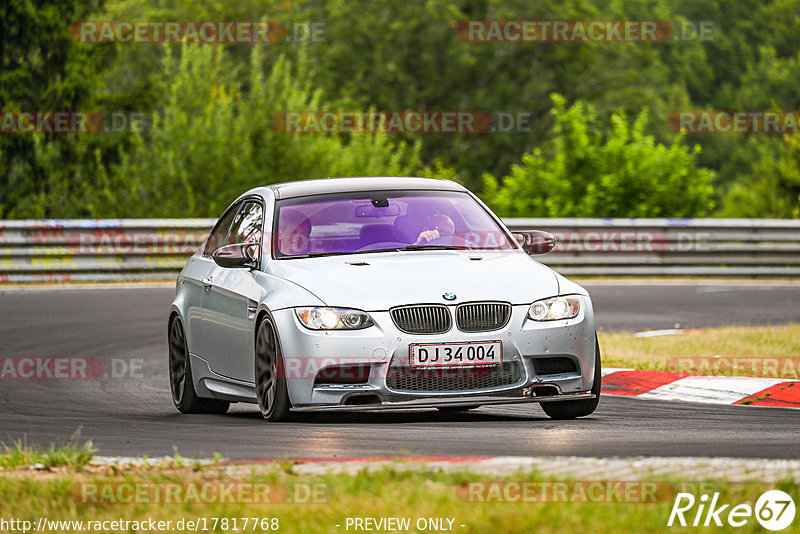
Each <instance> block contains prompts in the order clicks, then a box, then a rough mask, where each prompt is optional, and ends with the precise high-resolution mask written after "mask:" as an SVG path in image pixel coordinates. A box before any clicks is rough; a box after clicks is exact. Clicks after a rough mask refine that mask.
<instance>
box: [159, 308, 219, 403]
mask: <svg viewBox="0 0 800 534" xmlns="http://www.w3.org/2000/svg"><path fill="white" fill-rule="evenodd" d="M167 337H168V345H169V385H170V391H171V392H172V402H173V403H174V404H175V407H176V408H177V409H178V411H179V412H181V413H215V414H222V413H225V412H227V411H228V408H229V407H230V405H231V403H230V402H227V401H221V400H217V399H206V398H202V397H198V396H197V392H196V391H195V390H194V381H193V380H192V365H191V363H190V360H189V349H188V347H187V345H186V334H185V333H184V330H183V323H181V320H180V318H179V317H178V316H175V317H173V318H172V320H171V321H170V323H169V331H168V333H167Z"/></svg>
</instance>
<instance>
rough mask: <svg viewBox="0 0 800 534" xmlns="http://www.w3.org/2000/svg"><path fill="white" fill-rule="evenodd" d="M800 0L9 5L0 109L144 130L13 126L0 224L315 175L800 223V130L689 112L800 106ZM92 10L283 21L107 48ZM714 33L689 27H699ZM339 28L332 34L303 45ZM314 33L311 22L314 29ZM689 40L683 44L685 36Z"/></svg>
mask: <svg viewBox="0 0 800 534" xmlns="http://www.w3.org/2000/svg"><path fill="white" fill-rule="evenodd" d="M798 13H800V0H701V1H698V0H677V1H667V0H642V1H640V2H635V3H634V2H623V1H622V0H611V1H605V0H602V1H601V0H566V1H556V0H544V1H542V2H535V3H531V2H529V1H528V0H457V1H455V2H453V1H449V0H427V1H425V2H409V1H408V0H381V1H380V2H374V3H365V2H363V1H361V0H328V1H326V2H318V1H312V0H295V1H288V2H287V1H285V0H245V1H241V2H235V3H234V2H214V1H211V0H158V1H155V0H152V1H144V0H106V1H105V3H104V4H101V3H99V0H98V1H92V2H86V1H82V0H59V1H55V0H53V1H44V0H42V1H33V0H10V1H8V2H4V3H2V5H0V111H13V110H101V111H104V112H110V111H116V112H137V113H139V112H141V113H144V114H145V115H146V116H147V118H148V119H147V120H146V121H145V127H143V128H141V129H136V128H134V129H130V128H129V129H125V130H124V131H120V132H113V133H94V134H48V133H27V134H0V191H1V192H2V193H1V194H0V218H23V217H137V216H148V217H149V216H172V217H180V216H213V215H217V214H218V213H219V212H220V210H221V209H222V208H223V207H224V205H226V204H227V203H228V202H229V201H230V200H231V199H232V198H233V197H235V196H236V195H237V194H238V193H240V192H242V191H244V190H246V189H247V188H249V187H252V186H255V185H260V184H266V183H274V182H278V181H284V180H293V179H298V178H307V177H324V176H345V175H367V176H369V175H414V174H416V175H425V176H439V177H447V178H451V179H457V180H459V181H461V182H462V183H464V184H465V185H467V186H469V187H470V188H472V189H473V190H475V191H476V192H478V193H479V194H481V195H482V196H483V198H485V199H486V200H487V202H488V203H489V204H490V205H492V206H493V207H494V208H496V209H497V211H498V213H500V214H501V215H520V216H522V215H525V216H564V217H574V216H597V217H605V216H622V217H641V216H669V217H683V216H706V215H711V216H728V217H800V142H798V140H797V137H796V136H792V135H786V136H783V135H774V134H759V133H750V134H722V135H719V134H716V135H715V134H688V135H679V136H676V134H675V133H674V132H673V131H671V130H670V128H668V123H667V118H668V117H669V116H670V114H671V113H673V112H675V111H680V110H715V109H716V110H771V109H772V110H787V111H791V110H796V109H797V105H798V102H800V98H798V96H799V95H800V89H799V88H800V17H798V16H797V14H798ZM490 19H491V20H503V19H505V20H511V19H528V20H626V19H630V20H665V21H669V22H670V23H671V24H672V26H673V27H674V28H675V30H676V39H674V40H669V41H667V42H657V43H642V42H631V43H604V42H597V43H580V42H564V43H559V42H548V43H541V42H540V43H535V42H527V43H491V42H469V41H465V40H464V39H463V38H462V37H463V35H461V36H460V35H459V34H458V32H457V23H458V21H467V20H490ZM80 20H99V21H102V20H139V21H141V20H170V21H189V20H194V21H198V20H227V21H242V20H253V21H259V20H273V21H280V22H281V23H282V24H283V25H284V26H285V27H286V29H287V37H290V38H291V39H287V40H284V41H281V42H277V43H272V44H249V43H244V44H180V43H179V44H141V43H137V44H125V43H117V44H89V43H79V42H74V41H72V40H70V38H69V36H68V26H69V24H70V23H71V22H76V21H80ZM701 22H703V23H706V24H709V23H710V24H711V27H712V28H713V31H712V32H711V34H710V35H707V36H705V37H702V38H701V36H700V35H698V34H693V33H692V31H693V29H696V28H698V27H699V25H700V23H701ZM308 23H322V24H321V26H320V27H321V28H322V34H321V36H322V37H323V38H324V40H321V41H315V42H307V41H303V40H295V39H293V37H294V36H295V35H296V33H297V32H298V30H303V29H307V24H308ZM300 33H303V32H302V31H300ZM684 37H685V38H684ZM370 109H375V110H462V111H486V112H488V113H489V114H490V115H491V116H492V117H496V116H497V115H498V114H500V113H504V114H506V115H507V116H510V115H516V114H518V113H522V114H525V115H526V116H527V117H528V120H527V122H526V124H525V127H524V128H512V129H510V130H509V131H491V130H488V131H486V132H483V133H455V134H435V133H426V134H398V133H381V134H337V133H332V134H331V133H328V134H312V133H302V134H295V133H284V132H281V131H279V129H277V128H276V127H275V124H274V119H275V117H276V114H279V113H281V112H284V111H290V110H370Z"/></svg>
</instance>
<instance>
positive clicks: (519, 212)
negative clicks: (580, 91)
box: [484, 95, 714, 217]
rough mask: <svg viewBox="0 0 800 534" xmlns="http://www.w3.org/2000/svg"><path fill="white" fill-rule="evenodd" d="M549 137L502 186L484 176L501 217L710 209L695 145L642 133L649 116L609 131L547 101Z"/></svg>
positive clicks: (579, 106)
mask: <svg viewBox="0 0 800 534" xmlns="http://www.w3.org/2000/svg"><path fill="white" fill-rule="evenodd" d="M552 101H553V118H554V121H555V126H554V129H553V132H552V138H551V139H550V140H548V141H547V142H545V143H543V144H542V146H540V147H538V148H536V149H535V150H533V151H532V152H530V153H527V154H525V155H524V156H523V157H522V164H521V165H515V166H513V167H512V169H511V174H510V175H509V176H506V177H505V178H504V179H503V180H502V183H501V182H500V181H498V180H497V179H496V178H495V177H493V176H492V175H490V174H485V175H484V200H486V201H487V203H489V204H490V205H491V206H492V207H493V208H494V209H495V210H496V211H497V212H498V213H499V214H500V215H502V216H527V217H692V216H700V215H705V214H706V213H707V212H708V210H709V209H711V207H712V206H713V202H712V200H711V196H712V193H713V190H712V187H711V183H710V182H711V179H712V178H713V176H714V173H713V172H712V171H710V170H708V169H702V168H697V167H696V165H695V156H696V152H697V150H698V149H697V148H695V149H694V150H691V149H689V148H687V147H686V146H683V145H682V144H681V143H680V141H681V138H680V136H678V137H676V138H675V139H674V141H673V143H672V144H671V145H670V146H665V145H662V144H657V143H656V142H655V139H654V138H653V136H651V135H647V134H645V133H644V130H645V127H646V125H647V122H648V113H647V110H646V109H645V110H644V111H642V112H641V113H640V114H639V115H638V116H637V117H636V119H635V120H634V121H633V124H630V123H629V122H628V120H627V117H626V116H625V114H624V113H616V114H613V115H612V117H611V125H610V127H604V125H603V124H601V122H600V121H599V120H598V116H597V113H596V112H595V110H594V108H593V107H592V106H587V105H584V104H583V103H581V102H577V103H576V104H574V105H573V106H571V107H566V100H565V99H564V98H563V97H562V96H559V95H553V96H552Z"/></svg>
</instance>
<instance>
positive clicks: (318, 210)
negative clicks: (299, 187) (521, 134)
mask: <svg viewBox="0 0 800 534" xmlns="http://www.w3.org/2000/svg"><path fill="white" fill-rule="evenodd" d="M277 210H278V211H277V215H276V217H275V220H276V224H275V227H274V235H275V239H273V254H274V256H275V257H276V258H298V257H309V256H322V255H333V254H357V253H365V252H379V251H395V250H425V249H454V250H513V249H514V248H515V247H514V245H513V244H512V242H511V240H510V239H509V237H508V235H507V234H506V233H505V232H504V231H503V230H502V228H500V226H499V225H498V224H497V222H495V220H494V219H493V218H492V217H491V216H490V215H489V213H488V212H487V211H486V209H485V208H483V206H481V205H480V204H479V203H478V202H476V201H475V199H474V198H472V197H471V196H470V195H468V194H467V193H463V192H458V191H378V192H368V193H364V192H359V193H345V194H342V193H337V194H326V195H317V196H306V197H301V198H294V199H285V200H280V201H278V204H277Z"/></svg>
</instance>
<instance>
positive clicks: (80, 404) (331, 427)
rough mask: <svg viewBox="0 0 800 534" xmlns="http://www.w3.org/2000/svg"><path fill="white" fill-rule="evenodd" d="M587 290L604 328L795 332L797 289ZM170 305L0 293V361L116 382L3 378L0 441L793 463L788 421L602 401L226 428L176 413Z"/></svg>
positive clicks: (764, 411)
mask: <svg viewBox="0 0 800 534" xmlns="http://www.w3.org/2000/svg"><path fill="white" fill-rule="evenodd" d="M584 285H585V287H587V289H589V291H590V293H591V295H592V297H593V301H594V304H595V312H596V316H597V320H598V327H599V328H602V329H604V330H643V329H661V328H672V327H674V326H675V325H676V324H678V325H679V326H680V327H682V328H691V327H704V326H716V325H725V324H783V323H789V322H800V286H798V285H780V284H756V283H753V284H750V283H729V284H703V283H702V282H697V283H694V282H691V283H683V284H668V285H662V284H659V283H657V282H642V283H636V284H625V285H618V284H616V283H592V284H590V283H585V284H584ZM172 295H173V289H172V288H171V287H125V288H102V289H74V290H73V289H60V290H58V291H51V290H47V289H43V290H38V289H31V290H27V289H26V290H23V291H18V290H5V289H2V288H0V359H5V358H14V357H48V358H52V357H76V356H77V357H84V358H98V359H99V360H102V361H103V362H104V364H106V365H105V368H106V369H107V370H116V371H117V372H118V373H119V374H120V375H122V376H104V377H101V378H96V379H87V380H19V379H3V380H0V441H3V442H5V443H9V442H11V441H13V440H15V439H18V438H21V437H23V436H25V437H26V439H27V441H28V443H40V444H49V443H51V442H53V441H55V440H62V441H63V440H65V439H66V438H68V437H69V436H70V435H71V434H72V433H73V432H75V431H76V430H77V429H78V428H80V429H81V436H82V438H83V439H91V440H92V441H93V442H94V443H95V445H96V446H97V447H98V448H99V454H102V455H144V454H147V455H150V456H156V455H166V454H173V453H174V451H175V450H177V451H178V452H179V453H180V454H182V455H184V456H190V457H208V456H211V455H213V454H214V453H220V454H222V455H223V456H225V457H228V458H265V457H273V458H275V457H278V458H280V457H298V458H299V457H333V456H337V457H346V456H392V455H409V454H410V455H434V456H436V455H461V456H463V455H475V456H493V455H514V456H517V455H518V456H542V455H545V456H548V455H577V456H600V457H608V456H729V457H759V458H798V457H800V415H799V414H798V412H797V411H796V410H789V409H774V408H757V407H748V406H721V405H707V404H692V403H680V402H662V401H653V400H641V399H635V398H619V397H611V396H604V397H603V398H602V401H601V404H600V407H599V409H598V411H597V412H596V413H595V414H594V415H593V416H592V417H588V418H585V419H579V420H575V421H553V420H550V419H548V418H547V417H546V416H545V415H544V413H543V412H542V411H541V409H540V408H539V407H538V406H536V405H530V406H520V405H517V406H506V407H484V408H481V409H479V410H476V411H473V412H469V413H464V414H442V413H439V412H437V411H435V410H427V411H414V412H390V413H387V412H381V413H372V414H370V413H359V414H346V413H337V414H330V413H329V414H303V415H302V416H301V417H300V418H299V419H298V420H297V421H294V422H291V423H282V424H268V423H265V422H263V421H262V420H261V417H260V414H259V413H258V410H257V408H256V407H255V406H253V405H244V404H239V405H234V406H233V407H232V408H231V411H230V413H229V414H227V415H223V416H220V415H216V416H213V415H194V416H186V415H181V414H179V413H177V411H176V410H175V408H174V407H173V406H172V401H171V399H170V394H169V384H168V380H167V367H166V311H167V307H168V305H169V303H170V301H171V299H172ZM131 366H133V368H131ZM112 374H113V373H112Z"/></svg>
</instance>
